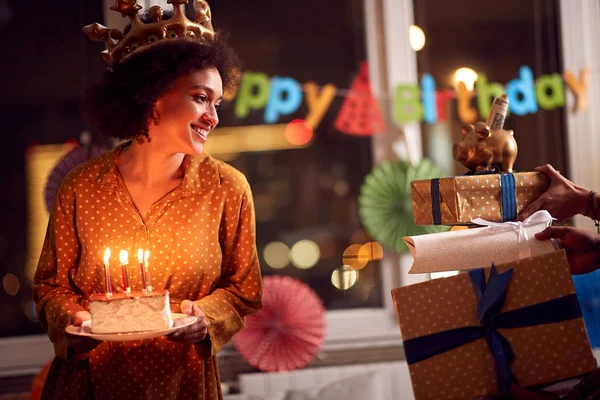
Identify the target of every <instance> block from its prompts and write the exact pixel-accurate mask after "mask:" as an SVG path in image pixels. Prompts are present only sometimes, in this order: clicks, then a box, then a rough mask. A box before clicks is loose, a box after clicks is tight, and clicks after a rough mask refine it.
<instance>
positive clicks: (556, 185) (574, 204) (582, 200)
mask: <svg viewBox="0 0 600 400" xmlns="http://www.w3.org/2000/svg"><path fill="white" fill-rule="evenodd" d="M535 170H536V171H538V172H542V173H544V174H546V175H547V176H548V178H550V186H549V187H548V190H546V192H544V193H543V194H542V195H541V196H540V197H538V198H537V199H536V200H534V201H533V202H532V203H531V204H529V205H528V206H527V207H525V208H524V209H523V211H521V213H520V214H519V218H518V219H519V221H523V220H525V219H526V218H527V217H529V216H530V215H531V214H533V213H534V212H536V211H538V210H546V211H548V212H549V213H550V215H552V216H553V217H554V218H556V219H557V220H558V221H559V222H561V221H564V220H565V219H567V218H571V217H572V216H574V215H577V214H582V215H587V216H588V217H590V218H593V219H597V218H598V217H599V216H596V215H593V212H592V210H590V208H589V205H590V193H591V192H590V191H589V190H588V189H585V188H583V187H581V186H578V185H576V184H574V183H573V182H571V181H570V180H568V179H567V178H565V177H564V176H562V175H561V174H560V172H558V171H557V170H555V169H554V168H553V167H552V166H551V165H549V164H546V165H543V166H541V167H536V168H535ZM592 199H593V201H594V202H595V203H594V204H597V205H600V198H598V195H597V194H596V195H594V196H592ZM595 210H598V208H595Z"/></svg>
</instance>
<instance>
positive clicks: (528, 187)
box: [410, 172, 550, 225]
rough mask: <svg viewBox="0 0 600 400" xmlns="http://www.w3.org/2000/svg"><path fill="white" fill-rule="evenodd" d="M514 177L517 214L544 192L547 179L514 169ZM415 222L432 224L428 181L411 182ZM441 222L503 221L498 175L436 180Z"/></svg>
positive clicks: (536, 174) (464, 176) (465, 176)
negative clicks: (478, 219)
mask: <svg viewBox="0 0 600 400" xmlns="http://www.w3.org/2000/svg"><path fill="white" fill-rule="evenodd" d="M514 177H515V198H516V214H517V215H518V214H519V213H520V212H521V210H523V208H525V207H526V206H527V205H528V204H530V203H531V202H533V201H534V200H535V199H537V198H538V197H539V196H540V195H541V194H542V193H544V192H545V191H546V189H547V188H548V186H549V184H550V180H549V179H548V177H547V176H546V175H544V174H543V173H541V172H517V173H515V174H514ZM410 188H411V192H412V204H413V213H414V221H415V225H434V219H433V211H432V197H431V180H419V181H412V182H411V184H410ZM439 195H440V213H441V224H442V225H464V224H470V223H471V219H474V218H483V219H485V220H488V221H493V222H503V219H502V195H501V179H500V174H487V175H463V176H453V177H448V178H440V179H439Z"/></svg>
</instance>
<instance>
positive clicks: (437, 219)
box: [431, 178, 442, 225]
mask: <svg viewBox="0 0 600 400" xmlns="http://www.w3.org/2000/svg"><path fill="white" fill-rule="evenodd" d="M440 202H441V199H440V179H439V178H434V179H432V180H431V214H432V216H433V223H434V224H435V225H441V223H442V211H441V204H440Z"/></svg>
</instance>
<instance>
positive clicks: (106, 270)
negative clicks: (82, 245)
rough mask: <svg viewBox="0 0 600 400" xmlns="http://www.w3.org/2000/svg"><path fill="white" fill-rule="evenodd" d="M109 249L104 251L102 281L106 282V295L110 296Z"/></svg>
mask: <svg viewBox="0 0 600 400" xmlns="http://www.w3.org/2000/svg"><path fill="white" fill-rule="evenodd" d="M109 259H110V247H107V248H106V250H105V251H104V280H105V281H106V295H107V296H112V285H111V282H110V263H109V261H108V260H109Z"/></svg>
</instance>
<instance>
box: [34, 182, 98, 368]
mask: <svg viewBox="0 0 600 400" xmlns="http://www.w3.org/2000/svg"><path fill="white" fill-rule="evenodd" d="M79 253H80V244H79V240H78V238H77V230H76V227H75V193H74V192H73V187H72V183H71V184H70V183H68V181H67V180H65V182H63V184H62V185H61V186H60V188H59V190H58V193H57V195H56V197H55V200H54V206H53V208H52V211H51V212H50V218H49V221H48V230H47V232H46V239H45V241H44V245H43V247H42V252H41V255H40V260H39V263H38V266H37V270H36V273H35V278H34V285H33V298H34V301H35V303H36V307H37V314H38V318H39V322H40V324H41V325H42V327H43V328H44V330H45V331H46V332H48V336H49V338H50V341H52V343H53V344H54V352H55V354H56V356H57V357H62V358H65V359H68V358H69V359H70V358H73V356H76V358H82V357H85V356H86V354H81V353H77V354H75V352H74V348H70V347H69V338H68V337H67V335H66V334H65V327H67V326H68V325H69V324H73V323H75V324H81V322H82V321H83V320H85V319H87V318H89V313H88V312H87V311H86V310H85V308H84V307H83V306H82V305H81V300H82V296H81V295H80V294H77V293H76V292H75V290H74V288H73V287H72V285H71V282H70V279H69V274H70V271H71V268H73V267H74V266H76V265H77V263H78V262H79ZM74 344H75V347H76V348H77V349H78V350H87V351H89V350H90V347H92V346H90V345H91V344H92V343H84V346H82V347H79V346H78V344H80V343H78V342H77V341H76V342H75V343H74ZM86 344H87V345H86Z"/></svg>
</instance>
